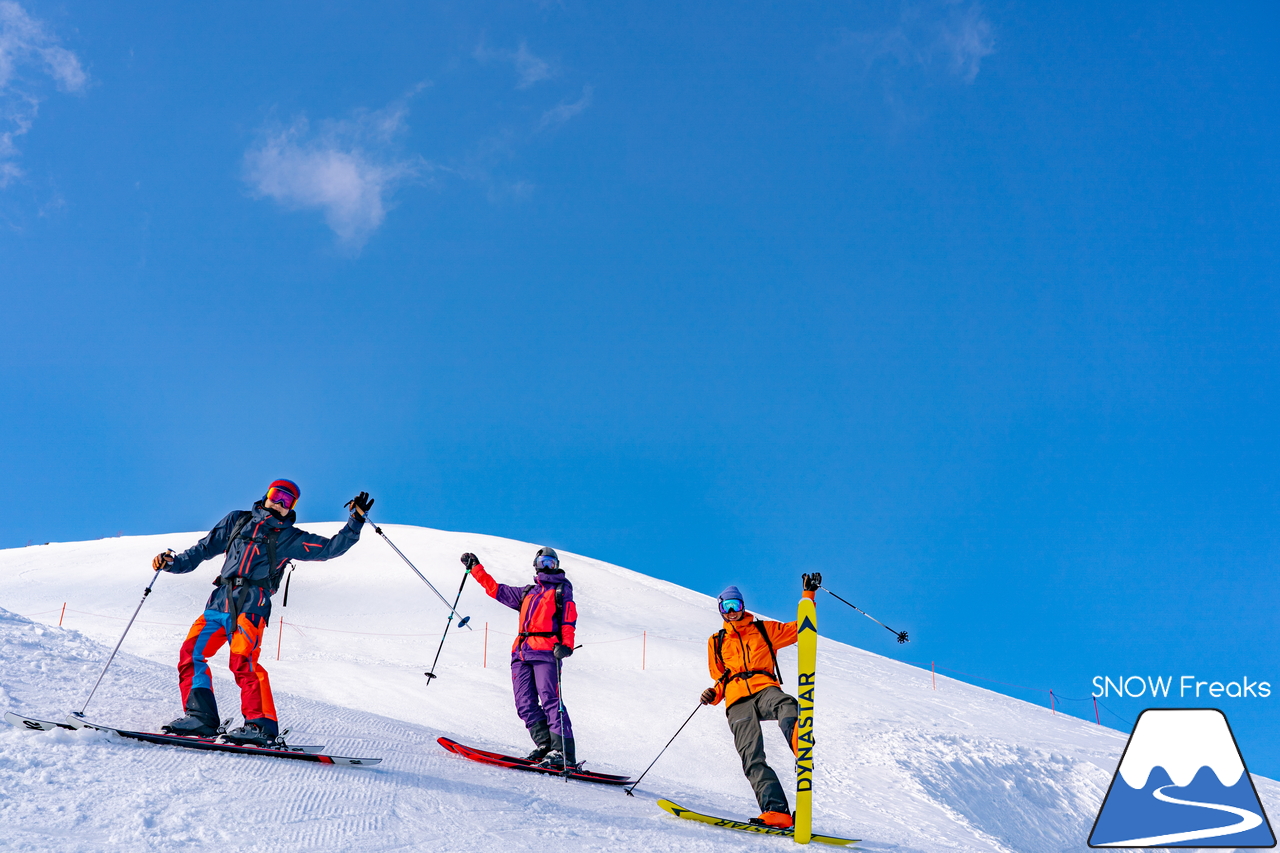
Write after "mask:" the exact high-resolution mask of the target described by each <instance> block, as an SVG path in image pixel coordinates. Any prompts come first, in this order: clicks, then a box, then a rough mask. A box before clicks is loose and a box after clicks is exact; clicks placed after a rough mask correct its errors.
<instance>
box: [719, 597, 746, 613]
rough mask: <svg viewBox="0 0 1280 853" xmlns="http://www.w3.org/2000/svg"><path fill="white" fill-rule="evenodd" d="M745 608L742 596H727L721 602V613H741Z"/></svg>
mask: <svg viewBox="0 0 1280 853" xmlns="http://www.w3.org/2000/svg"><path fill="white" fill-rule="evenodd" d="M742 608H743V604H742V599H741V598H726V599H724V600H723V601H721V602H720V612H721V613H741V612H742Z"/></svg>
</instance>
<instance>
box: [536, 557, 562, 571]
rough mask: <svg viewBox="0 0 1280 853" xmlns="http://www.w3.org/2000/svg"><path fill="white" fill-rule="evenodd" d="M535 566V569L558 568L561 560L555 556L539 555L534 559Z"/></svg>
mask: <svg viewBox="0 0 1280 853" xmlns="http://www.w3.org/2000/svg"><path fill="white" fill-rule="evenodd" d="M533 567H534V568H535V569H558V568H560V561H559V560H557V559H556V558H555V557H538V558H537V559H535V560H534V561H533Z"/></svg>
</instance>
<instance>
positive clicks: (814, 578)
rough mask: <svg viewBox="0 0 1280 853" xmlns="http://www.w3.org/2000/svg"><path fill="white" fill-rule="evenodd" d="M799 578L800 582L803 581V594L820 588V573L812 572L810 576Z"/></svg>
mask: <svg viewBox="0 0 1280 853" xmlns="http://www.w3.org/2000/svg"><path fill="white" fill-rule="evenodd" d="M800 578H801V580H803V581H804V591H805V592H813V591H814V590H816V589H817V588H818V587H820V586H822V573H821V572H814V573H813V574H811V575H801V576H800Z"/></svg>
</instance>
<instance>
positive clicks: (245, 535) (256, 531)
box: [165, 501, 364, 618]
mask: <svg viewBox="0 0 1280 853" xmlns="http://www.w3.org/2000/svg"><path fill="white" fill-rule="evenodd" d="M241 514H242V510H236V511H235V512H231V513H228V515H227V516H226V518H224V519H222V521H219V522H218V524H217V526H216V527H214V528H213V529H212V530H210V531H209V534H208V535H207V536H205V537H204V538H203V539H201V540H200V541H199V542H197V543H196V544H195V545H193V546H191V547H190V548H188V549H187V550H185V551H183V552H182V553H181V554H179V555H178V556H177V557H175V558H174V560H173V562H172V563H170V564H169V565H168V566H166V567H165V571H166V572H172V573H173V574H175V575H185V574H186V573H187V572H190V571H194V570H195V568H196V567H197V566H199V565H200V564H201V563H203V562H204V561H205V560H211V559H213V558H214V557H216V556H218V555H219V554H221V553H222V552H223V551H225V552H226V554H227V556H226V559H225V560H223V562H222V572H221V574H220V577H219V579H218V580H217V581H215V583H217V584H218V588H217V589H215V590H214V591H213V594H212V595H210V596H209V601H208V603H206V604H205V609H206V610H219V611H221V612H223V613H228V612H230V611H229V610H228V608H227V591H228V590H229V589H231V586H230V585H229V584H228V583H226V581H229V580H232V579H235V578H240V579H242V582H244V583H246V584H247V585H248V586H249V589H248V591H247V594H245V595H244V596H243V600H244V603H243V604H241V605H240V606H239V608H238V610H239V612H241V613H248V614H256V615H259V616H262V617H264V618H265V617H267V616H268V615H270V613H271V590H270V579H271V572H272V571H273V570H274V571H279V570H280V569H281V568H283V567H284V564H285V563H287V562H288V561H289V560H306V561H315V560H331V559H333V558H334V557H340V556H342V555H343V554H345V553H347V551H349V550H351V546H352V545H354V544H356V542H358V541H359V540H360V528H361V527H363V526H364V517H363V516H360V515H357V514H355V513H352V515H351V518H350V519H349V520H348V521H347V526H346V527H344V528H342V529H341V530H339V531H338V535H337V536H334V537H333V538H332V539H327V538H325V537H324V536H318V535H316V534H315V533H307V532H306V531H305V530H299V529H298V528H296V527H294V526H293V522H294V519H296V518H297V515H296V514H294V513H293V512H290V513H289V514H288V515H287V516H285V517H284V518H278V517H276V515H275V514H273V513H272V512H271V510H269V509H267V508H266V507H264V506H263V505H262V501H258V502H257V503H256V504H254V505H253V510H252V512H251V514H250V516H249V520H248V521H247V522H246V523H245V524H244V525H243V526H242V527H241V528H240V532H239V533H237V534H236V540H235V541H234V542H231V543H229V544H230V547H229V548H228V547H227V546H228V539H229V538H230V537H231V531H232V530H233V529H234V528H235V526H236V522H237V521H239V519H240V516H241ZM273 529H274V530H278V531H279V533H278V534H277V536H276V547H275V550H276V565H274V566H270V565H268V560H267V541H266V536H267V532H268V531H270V530H273Z"/></svg>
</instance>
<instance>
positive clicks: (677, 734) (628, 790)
mask: <svg viewBox="0 0 1280 853" xmlns="http://www.w3.org/2000/svg"><path fill="white" fill-rule="evenodd" d="M701 707H702V703H701V702H699V703H698V707H697V708H694V709H693V714H696V713H698V709H699V708H701ZM693 714H690V715H689V719H688V720H685V721H684V722H683V723H681V724H680V728H678V729H676V733H675V734H673V735H672V736H671V740H669V741H667V745H666V746H664V747H663V748H662V752H659V753H658V758H661V757H662V753H663V752H666V751H667V748H668V747H670V746H671V744H673V743H675V742H676V738H678V737H680V733H681V732H682V731H684V727H685V726H687V725H689V720H692V719H693ZM658 758H655V759H653V761H651V762H649V766H648V767H646V768H645V769H644V772H643V773H641V774H640V779H643V778H644V777H645V776H647V775H648V774H649V771H650V770H652V769H653V765H655V764H657V763H658ZM640 779H637V780H636V781H634V782H632V783H631V787H630V788H623V789H622V790H624V791H626V792H627V796H628V797H634V796H635V794H633V793H631V792H632V791H634V790H635V789H636V786H637V785H639V784H640Z"/></svg>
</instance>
